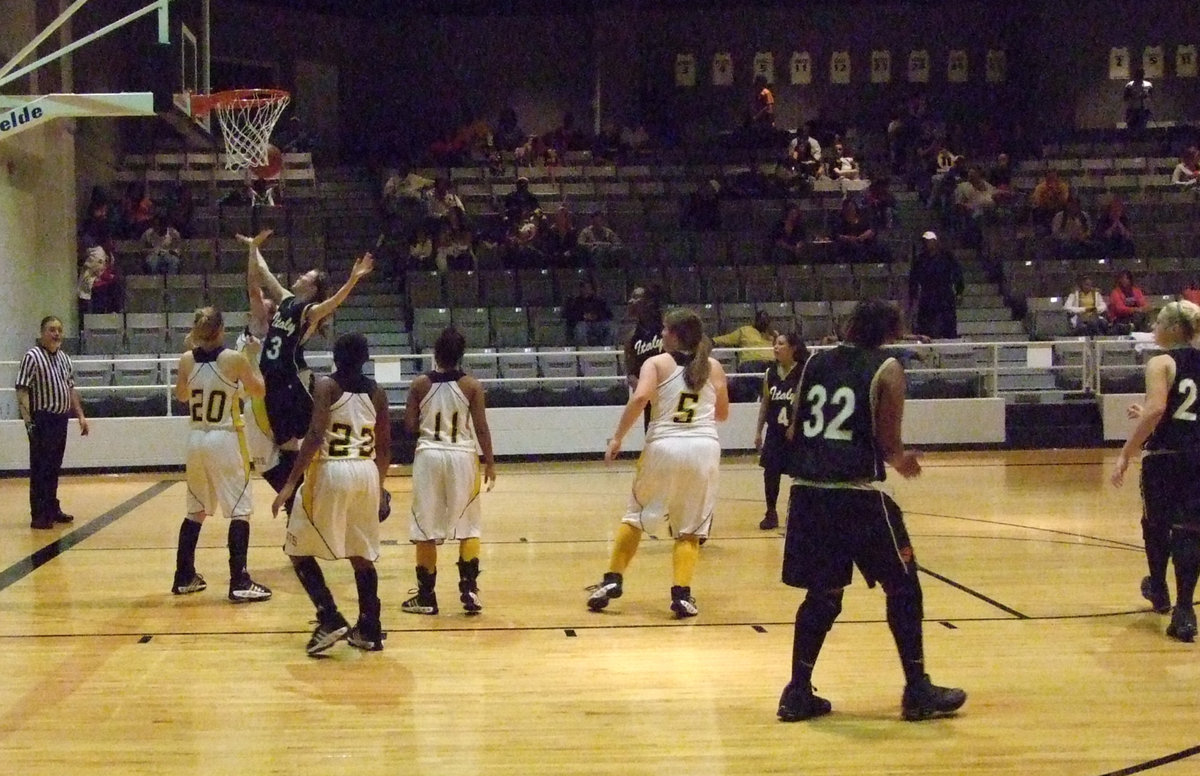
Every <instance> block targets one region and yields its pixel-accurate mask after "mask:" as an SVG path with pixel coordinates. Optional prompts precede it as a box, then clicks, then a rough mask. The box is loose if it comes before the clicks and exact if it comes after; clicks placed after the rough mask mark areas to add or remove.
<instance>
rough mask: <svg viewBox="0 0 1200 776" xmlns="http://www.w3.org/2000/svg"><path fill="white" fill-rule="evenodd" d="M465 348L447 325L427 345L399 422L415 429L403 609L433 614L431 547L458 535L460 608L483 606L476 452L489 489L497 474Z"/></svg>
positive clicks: (481, 402) (474, 609) (469, 610)
mask: <svg viewBox="0 0 1200 776" xmlns="http://www.w3.org/2000/svg"><path fill="white" fill-rule="evenodd" d="M465 348H466V339H465V338H464V337H463V335H462V332H460V331H458V329H455V328H453V327H450V328H447V329H445V330H444V331H443V332H442V333H441V335H440V336H439V337H438V339H437V342H436V343H434V346H433V358H434V362H435V363H434V369H433V371H431V372H427V373H425V374H423V375H421V376H420V377H418V378H417V379H416V380H413V383H412V387H411V388H410V389H409V392H408V403H407V404H406V406H405V409H404V425H405V427H406V428H407V429H408V431H409V432H410V433H417V434H418V437H417V450H416V455H415V457H414V458H413V471H412V480H413V500H412V522H411V525H410V529H409V539H410V540H411V541H412V543H413V545H415V547H416V552H417V594H416V595H415V596H413V597H412V598H410V599H408V600H407V601H405V602H404V603H403V604H402V605H401V610H402V611H405V612H407V613H409V614H437V612H438V606H437V594H436V592H435V590H434V586H435V585H436V583H437V548H438V545H439V544H441V543H443V542H444V541H446V540H447V539H450V540H457V541H458V543H459V544H458V593H459V601H460V602H461V603H462V605H463V609H465V610H466V611H467V613H468V614H477V613H479V612H480V611H481V610H482V609H483V603H482V601H481V600H480V597H479V585H478V582H477V580H478V578H479V533H480V526H479V523H480V508H479V490H480V477H479V452H482V453H483V480H484V482H486V483H487V488H488V490H491V488H492V485H494V484H495V482H496V466H495V462H494V461H493V458H492V435H491V431H490V430H489V429H488V424H487V413H486V412H485V404H484V395H483V386H482V385H480V383H479V381H478V380H476V379H475V378H474V377H471V376H470V375H468V374H465V373H464V372H463V371H462V369H460V368H459V364H460V363H461V361H462V356H463V350H464V349H465ZM476 442H478V451H477V450H476Z"/></svg>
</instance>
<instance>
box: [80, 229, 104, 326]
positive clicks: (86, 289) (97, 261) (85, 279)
mask: <svg viewBox="0 0 1200 776" xmlns="http://www.w3.org/2000/svg"><path fill="white" fill-rule="evenodd" d="M107 265H108V256H107V254H105V252H104V249H103V248H101V247H100V246H99V245H93V246H92V247H90V248H88V249H87V254H86V255H85V256H84V259H83V266H81V267H80V268H79V282H78V284H77V285H76V293H77V297H78V304H79V321H80V324H81V325H82V322H83V316H85V315H87V314H88V313H92V312H99V310H93V309H92V288H93V286H95V284H96V280H97V279H99V277H100V275H101V274H102V273H103V272H104V270H105V268H106V267H107Z"/></svg>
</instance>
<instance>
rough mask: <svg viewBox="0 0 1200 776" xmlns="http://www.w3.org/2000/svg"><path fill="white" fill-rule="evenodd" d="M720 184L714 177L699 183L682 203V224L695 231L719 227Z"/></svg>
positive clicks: (712, 229) (705, 230)
mask: <svg viewBox="0 0 1200 776" xmlns="http://www.w3.org/2000/svg"><path fill="white" fill-rule="evenodd" d="M720 196H721V184H720V183H718V182H717V181H716V180H715V179H712V180H709V181H708V182H706V183H703V184H701V185H700V187H699V188H698V189H696V191H695V192H693V193H692V194H691V195H690V196H688V198H687V200H686V201H685V202H684V204H683V217H682V222H683V223H682V225H683V227H684V228H685V229H691V230H693V231H696V232H711V231H716V230H718V229H720V228H721V203H720Z"/></svg>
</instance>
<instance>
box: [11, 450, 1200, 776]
mask: <svg viewBox="0 0 1200 776" xmlns="http://www.w3.org/2000/svg"><path fill="white" fill-rule="evenodd" d="M1112 458H1113V452H1112V451H1086V450H1085V451H1044V452H1037V453H941V454H931V455H929V456H928V457H927V459H926V469H925V474H924V476H923V477H922V478H921V479H919V480H916V481H913V482H899V481H897V482H894V483H891V484H890V487H891V488H893V489H894V493H895V495H896V498H897V500H898V501H899V502H900V504H901V505H902V506H903V507H904V508H905V510H906V514H907V521H908V527H909V531H910V533H911V534H912V538H913V541H914V544H915V547H916V550H917V557H918V559H919V560H920V561H921V563H922V565H923V567H924V568H925V572H926V573H925V574H924V575H923V577H922V583H923V586H924V590H925V600H926V604H925V609H926V628H925V633H926V652H927V662H928V665H929V667H930V671H931V673H932V675H933V678H934V680H935V681H938V682H941V683H943V684H954V685H958V686H962V687H964V688H966V689H967V691H968V692H969V694H970V698H969V700H968V702H967V705H966V707H965V709H964V710H963V712H962V713H961V714H960V715H959V716H958V717H956V718H953V719H946V720H937V721H929V722H924V723H916V724H914V723H905V722H902V721H900V720H899V700H900V690H901V684H902V678H901V674H900V669H899V665H898V662H897V659H896V656H895V650H894V647H893V644H892V641H891V636H890V634H889V632H888V629H887V625H886V623H885V621H884V601H883V595H882V593H881V592H880V591H878V590H867V589H866V588H865V586H863V585H862V584H861V582H859V581H857V580H856V585H855V587H853V588H852V589H851V590H850V591H849V592H848V594H847V599H846V606H845V611H844V613H843V615H842V618H841V620H840V621H839V623H838V625H837V626H835V628H834V630H833V632H832V633H831V635H830V637H829V640H828V642H827V644H826V649H825V652H824V654H823V656H822V658H821V661H820V663H819V664H818V666H817V670H816V676H815V684H816V685H817V687H818V688H819V691H820V693H821V694H822V695H824V696H826V697H828V698H829V699H830V700H831V701H832V702H833V705H834V713H833V714H832V715H831V716H829V717H826V718H823V719H821V720H816V721H812V722H807V723H796V724H791V725H787V724H782V723H779V722H777V721H776V719H775V706H776V702H777V699H778V696H779V692H780V690H781V688H782V687H783V685H784V684H785V683H786V681H787V678H788V665H789V659H790V649H791V637H792V627H791V624H792V619H793V616H794V613H795V609H796V606H797V604H798V603H799V600H800V597H801V593H800V592H799V591H796V590H792V589H790V588H787V587H785V586H783V585H782V584H780V583H779V581H778V577H779V560H780V553H781V544H782V540H781V538H780V536H781V533H779V532H762V531H759V530H758V528H757V522H758V520H759V519H760V517H761V515H762V506H761V493H762V486H761V477H760V473H759V469H758V468H757V467H756V466H755V465H754V461H753V459H752V458H750V457H746V456H730V457H728V458H727V459H726V461H725V465H724V467H723V471H722V484H721V490H722V499H721V503H720V507H719V512H718V521H717V524H716V528H715V532H714V538H713V539H712V540H711V541H710V542H709V543H708V545H707V546H706V547H705V548H704V550H703V551H702V555H701V560H700V565H699V568H698V569H697V574H696V581H695V584H694V586H693V589H694V593H695V595H696V598H697V602H698V604H699V606H700V609H701V612H700V616H699V617H697V618H695V619H693V620H689V621H685V622H676V621H674V620H672V619H671V618H670V613H669V611H668V610H667V603H668V600H667V599H668V588H669V585H670V542H669V541H668V540H665V539H664V540H662V541H651V540H646V541H644V542H643V544H642V549H641V551H640V553H639V555H638V557H637V558H636V559H635V561H634V565H633V566H632V567H631V569H630V571H629V573H628V574H627V576H626V594H625V596H624V597H623V598H621V599H620V600H619V601H614V602H613V604H612V605H611V606H610V609H609V610H608V611H607V612H605V613H603V614H593V613H590V612H588V611H587V610H586V608H585V606H584V599H585V597H586V595H587V593H586V592H585V590H584V588H585V586H587V585H588V584H592V583H595V582H596V581H598V580H599V578H600V574H601V572H602V571H603V570H604V568H605V565H606V563H607V558H608V552H609V541H610V538H611V536H612V533H613V529H614V527H615V525H616V523H617V519H618V516H619V515H620V513H621V512H622V510H623V507H624V503H625V498H626V494H627V492H628V488H629V483H630V480H631V476H632V465H631V463H629V462H623V463H620V464H618V465H616V466H613V467H611V468H606V467H604V466H603V465H602V464H598V463H555V464H545V465H536V466H535V465H516V464H511V465H503V466H501V467H500V469H499V481H498V483H497V486H496V489H495V491H493V492H492V493H490V494H487V495H485V497H484V502H483V508H484V519H485V534H484V545H483V572H484V573H483V576H482V578H481V589H482V595H483V600H484V605H485V610H484V612H483V614H482V615H481V616H478V617H474V618H468V617H467V616H465V615H464V614H463V613H462V612H461V609H460V607H459V605H458V602H457V595H456V594H455V592H456V585H455V582H456V579H457V574H456V571H455V568H454V565H453V560H454V553H455V552H456V550H455V549H453V548H451V547H449V546H447V547H446V548H444V550H443V557H442V564H441V569H442V578H441V580H440V584H439V592H440V593H441V601H440V603H441V608H442V613H441V614H439V615H438V616H436V617H421V616H414V615H406V614H403V613H402V612H401V611H400V603H401V601H403V600H404V598H406V597H407V594H408V591H409V589H410V588H411V587H412V586H413V584H414V581H413V573H412V567H413V556H412V550H411V549H410V548H409V546H408V545H407V542H406V536H407V522H406V520H407V513H408V504H409V498H408V493H409V490H410V480H409V479H408V477H407V473H406V472H399V473H398V474H397V475H395V476H393V477H391V478H390V480H389V489H390V490H391V491H392V492H393V493H394V494H395V501H394V510H395V512H394V516H393V517H392V519H391V520H390V521H389V522H387V523H386V524H385V525H384V535H385V539H386V540H387V542H388V546H386V547H385V552H384V557H383V559H382V560H381V562H380V564H379V568H380V594H381V598H382V599H383V606H384V626H385V628H386V629H388V630H389V632H390V638H389V639H388V640H387V642H386V644H387V648H386V649H385V651H383V652H382V653H377V654H364V653H360V652H358V651H356V650H354V649H352V648H350V647H349V646H347V645H345V644H339V645H337V646H335V647H334V648H333V649H332V650H331V651H330V652H329V653H328V655H329V656H328V657H327V658H325V659H312V658H308V657H306V656H305V654H304V644H305V641H306V640H307V638H308V634H309V632H310V630H311V628H312V625H311V624H310V622H309V621H310V620H311V619H312V616H313V613H312V609H311V607H310V604H309V602H308V600H307V598H306V597H305V596H304V593H303V591H302V590H301V589H300V587H299V585H298V583H297V582H296V580H295V578H294V576H293V575H292V573H291V570H290V566H289V564H288V562H287V560H286V559H285V557H284V556H283V554H282V552H281V551H280V550H279V549H278V548H279V546H280V544H281V542H282V536H283V520H282V518H281V519H279V520H275V521H272V520H271V519H270V517H269V516H268V515H267V504H268V500H269V497H268V495H267V494H268V491H269V489H268V487H267V486H266V485H265V483H262V482H261V481H259V482H256V483H255V485H256V488H257V490H256V502H257V503H258V505H259V507H260V509H259V513H258V514H257V515H256V517H255V520H254V522H253V533H252V544H253V547H252V550H251V556H250V565H251V570H252V572H253V573H254V575H255V577H256V578H257V579H259V580H260V581H262V582H264V583H265V584H267V585H268V586H270V587H272V588H273V589H274V591H275V597H274V599H273V600H271V601H269V602H266V603H262V604H248V605H242V606H235V605H232V604H230V603H228V602H227V601H226V600H225V588H226V583H227V574H226V569H227V566H226V557H227V556H226V550H225V546H224V545H225V525H226V524H225V522H224V520H223V519H220V518H216V519H212V518H210V521H209V523H208V524H207V526H206V527H205V529H204V533H203V534H202V536H201V550H200V552H199V554H198V563H197V566H198V568H199V570H200V571H201V572H202V573H204V574H205V575H206V576H207V578H208V580H209V584H210V587H209V589H208V590H207V591H205V592H203V593H199V594H196V595H191V596H182V597H175V596H172V595H170V594H169V592H168V590H169V587H170V583H171V574H172V569H173V564H174V549H175V540H176V535H177V530H178V526H179V521H180V518H181V516H182V510H183V496H184V486H183V484H182V483H181V482H180V480H179V476H178V475H128V476H117V475H111V476H86V477H85V476H78V477H68V478H65V480H64V482H63V486H62V497H63V499H62V500H63V503H64V506H65V508H66V509H67V511H69V512H72V513H74V514H75V515H76V516H77V520H76V522H75V524H74V525H73V526H70V527H68V528H65V529H62V530H55V531H31V530H30V529H29V527H28V516H27V513H26V509H25V505H26V504H27V503H28V502H27V496H26V481H25V480H22V479H8V480H2V481H0V568H3V569H4V570H3V571H0V676H3V679H2V680H0V762H3V763H5V771H6V772H8V773H13V774H24V773H29V774H82V773H87V774H91V773H105V774H142V773H145V774H173V775H174V774H192V773H195V774H225V773H229V774H234V773H236V774H251V775H254V774H268V773H288V774H292V773H302V772H304V773H314V774H340V773H346V774H375V773H379V774H384V773H386V774H472V775H474V774H522V775H523V776H525V775H527V774H614V776H616V775H618V774H619V775H620V776H626V775H627V774H766V773H788V774H805V775H810V774H885V773H886V774H902V773H903V774H908V773H914V774H915V773H920V774H1006V775H1007V774H1056V775H1057V774H1062V775H1064V776H1073V775H1075V774H1078V775H1079V776H1099V774H1108V775H1110V776H1111V775H1114V774H1133V773H1141V772H1151V773H1153V774H1155V776H1173V775H1177V774H1185V773H1186V774H1193V773H1196V772H1197V771H1198V770H1200V756H1197V755H1200V746H1198V744H1200V730H1198V728H1197V725H1196V723H1197V720H1198V719H1200V715H1198V711H1197V705H1196V698H1197V691H1198V690H1200V645H1197V646H1192V645H1184V644H1179V643H1176V642H1173V641H1171V640H1168V639H1167V638H1166V637H1165V636H1164V635H1163V628H1164V627H1165V625H1166V623H1167V617H1165V616H1161V615H1155V614H1153V613H1151V612H1150V611H1149V610H1148V608H1147V606H1146V604H1145V602H1144V601H1143V600H1142V599H1141V598H1140V596H1139V595H1138V582H1139V580H1140V579H1141V577H1142V575H1143V574H1144V563H1143V560H1142V554H1141V549H1140V548H1141V538H1140V530H1139V526H1138V517H1139V514H1140V503H1139V500H1138V489H1137V485H1136V472H1134V473H1133V474H1134V480H1133V482H1132V483H1131V484H1129V485H1127V486H1126V488H1125V489H1124V490H1122V491H1116V490H1114V489H1113V488H1112V487H1111V486H1109V485H1108V484H1107V479H1106V478H1107V472H1108V469H1109V467H1110V466H1111V462H1112ZM784 493H785V496H784V498H786V489H785V491H784ZM781 501H782V499H781ZM324 568H325V571H326V576H327V578H328V579H329V580H330V583H331V585H332V586H333V587H334V592H335V594H336V595H337V597H338V600H339V603H341V604H342V608H343V611H345V612H346V614H347V615H348V616H349V617H350V618H351V619H353V616H354V612H355V611H356V600H355V594H354V584H353V575H352V574H351V571H350V567H349V565H348V564H346V563H340V564H325V565H324Z"/></svg>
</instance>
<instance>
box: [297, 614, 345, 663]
mask: <svg viewBox="0 0 1200 776" xmlns="http://www.w3.org/2000/svg"><path fill="white" fill-rule="evenodd" d="M349 630H350V623H348V622H346V618H345V617H343V616H342V613H341V612H336V611H335V612H334V613H333V614H331V615H328V616H327V617H325V618H324V619H318V620H317V627H316V628H315V629H313V632H312V638H310V639H309V640H308V645H307V646H306V647H305V648H304V651H305V652H307V653H308V654H309V655H310V656H312V655H319V654H321V653H322V652H324V651H325V650H327V649H329V648H330V647H332V646H333V645H334V644H336V643H338V642H339V641H341V640H342V639H344V638H345V637H346V633H347V632H348V631H349Z"/></svg>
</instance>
